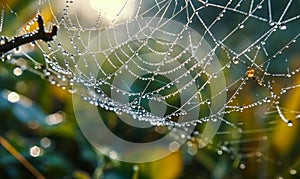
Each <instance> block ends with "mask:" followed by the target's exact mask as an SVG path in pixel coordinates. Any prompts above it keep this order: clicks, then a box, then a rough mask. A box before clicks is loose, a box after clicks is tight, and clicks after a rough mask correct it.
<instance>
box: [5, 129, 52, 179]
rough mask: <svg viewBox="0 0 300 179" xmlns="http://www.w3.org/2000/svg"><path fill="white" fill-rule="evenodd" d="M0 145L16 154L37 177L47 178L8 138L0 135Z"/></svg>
mask: <svg viewBox="0 0 300 179" xmlns="http://www.w3.org/2000/svg"><path fill="white" fill-rule="evenodd" d="M0 145H2V146H3V147H4V148H5V149H6V150H7V151H8V152H9V153H10V154H11V155H12V156H14V157H15V158H16V159H17V160H18V161H19V162H20V163H21V164H23V165H24V167H26V168H27V169H28V170H29V171H30V172H31V173H32V174H33V175H34V176H35V177H36V178H38V179H45V178H46V177H45V176H43V175H42V174H41V173H40V172H39V171H38V170H37V169H36V168H35V167H34V166H32V165H31V163H29V162H28V160H26V159H25V158H24V157H23V156H22V155H21V154H20V153H19V152H18V151H17V150H16V149H15V148H14V147H13V146H12V145H11V144H10V143H9V142H8V141H7V140H6V139H4V138H3V137H2V136H1V135H0Z"/></svg>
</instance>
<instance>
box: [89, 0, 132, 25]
mask: <svg viewBox="0 0 300 179" xmlns="http://www.w3.org/2000/svg"><path fill="white" fill-rule="evenodd" d="M129 1H130V0H129ZM129 1H127V0H109V1H107V0H90V6H91V7H92V8H93V9H94V10H96V11H98V12H100V13H101V15H103V16H104V17H105V18H107V19H108V20H110V21H112V20H115V19H117V18H122V19H126V18H129V17H130V16H131V15H132V13H133V10H134V6H133V3H129ZM131 1H132V0H131Z"/></svg>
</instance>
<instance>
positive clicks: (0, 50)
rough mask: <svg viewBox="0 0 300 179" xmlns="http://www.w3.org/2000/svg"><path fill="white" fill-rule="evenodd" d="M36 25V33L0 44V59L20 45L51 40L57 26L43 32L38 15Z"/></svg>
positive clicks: (41, 21)
mask: <svg viewBox="0 0 300 179" xmlns="http://www.w3.org/2000/svg"><path fill="white" fill-rule="evenodd" d="M37 23H38V26H39V29H38V31H37V33H28V34H25V35H22V36H18V37H16V38H13V39H11V40H10V41H6V42H5V43H4V44H0V57H1V56H3V55H4V54H5V53H7V52H9V51H10V50H12V49H14V48H19V46H21V45H24V44H27V43H30V42H34V41H36V40H43V41H45V42H49V41H51V40H53V37H54V36H56V34H57V30H58V28H57V26H56V25H54V26H52V31H51V32H45V28H44V21H43V18H42V16H40V15H38V19H37Z"/></svg>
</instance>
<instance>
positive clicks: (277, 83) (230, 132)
mask: <svg viewBox="0 0 300 179" xmlns="http://www.w3.org/2000/svg"><path fill="white" fill-rule="evenodd" d="M77 2H78V1H66V2H65V4H64V5H62V6H63V8H61V9H60V8H59V7H54V6H55V5H54V2H53V1H50V0H44V1H40V2H39V5H38V6H39V11H42V10H41V9H42V7H45V6H46V7H48V8H49V9H50V10H51V14H52V16H53V17H54V23H55V24H57V25H58V26H59V29H60V30H59V33H58V37H57V38H56V39H55V40H54V41H53V42H49V43H48V48H47V47H46V48H45V47H44V45H43V44H42V43H38V44H37V46H38V47H39V49H40V50H42V52H43V55H44V59H45V64H46V68H45V69H44V70H40V71H42V72H43V76H46V77H47V78H48V79H49V80H50V82H51V83H52V84H54V85H57V86H60V87H62V88H63V89H67V90H69V91H70V92H72V93H77V94H79V95H81V96H82V97H83V99H85V100H87V101H89V102H90V103H91V104H92V105H96V106H100V107H101V108H104V109H107V110H111V111H114V112H116V113H127V114H130V115H132V116H133V117H134V118H135V119H136V120H140V121H147V122H150V124H152V125H153V126H169V127H174V126H176V127H178V128H182V129H185V127H189V126H197V128H196V129H198V128H199V130H200V128H201V125H202V124H201V123H205V122H207V121H219V120H221V121H222V123H223V124H225V125H222V126H221V128H220V129H219V131H218V132H217V136H218V137H217V138H218V139H217V141H215V142H214V141H205V139H201V132H199V131H198V130H195V131H194V132H193V134H192V135H191V136H177V137H183V138H186V137H187V138H188V139H189V141H188V143H187V146H188V151H189V153H191V154H195V153H196V151H197V148H198V147H199V146H200V145H201V142H208V143H209V144H210V145H213V146H214V148H213V150H215V151H216V152H217V153H218V154H220V155H221V154H222V153H229V154H231V155H238V156H240V158H248V157H257V158H263V159H265V160H269V161H272V160H271V159H270V158H268V156H267V155H266V154H263V153H262V152H263V151H264V147H265V146H264V145H263V144H262V143H264V142H265V141H267V139H268V133H269V132H272V131H273V130H274V128H276V126H277V125H278V123H282V122H284V123H286V124H287V125H288V126H292V125H293V121H294V120H297V118H298V117H299V113H300V112H299V109H296V108H291V109H290V108H289V107H284V106H283V103H285V102H286V101H287V100H288V97H289V93H290V92H292V91H293V90H297V89H298V88H299V87H300V84H299V81H298V82H297V79H298V78H299V70H300V63H297V55H298V56H299V52H298V51H299V45H300V44H299V36H300V32H299V29H300V23H299V21H300V14H299V7H300V4H299V3H300V2H299V1H295V0H290V1H284V2H282V1H271V0H266V1H264V0H258V1H254V0H251V1H243V0H240V1H217V0H216V1H201V0H199V1H193V0H185V1H179V0H161V1H153V2H146V1H145V0H140V1H138V2H137V1H134V2H133V1H124V5H122V6H120V8H119V9H120V10H119V11H118V13H116V14H115V16H114V18H113V19H110V20H108V21H107V20H103V19H105V15H106V13H105V12H101V11H99V12H98V13H96V18H94V17H91V19H90V20H91V22H90V24H86V22H85V21H84V19H82V18H81V16H82V14H80V13H79V12H77V11H76V8H74V6H75V5H76V3H77ZM127 6H135V7H136V12H135V13H133V14H132V15H131V16H130V18H129V19H127V20H123V19H122V13H123V11H125V10H124V9H126V7H127ZM57 9H58V10H57ZM275 9H276V10H275ZM146 17H147V18H149V17H150V18H159V19H162V18H164V19H169V21H171V20H175V21H178V22H181V23H182V24H184V27H186V29H187V28H188V27H190V28H192V29H194V30H195V31H197V32H198V33H199V34H201V36H202V38H201V40H200V41H199V43H197V44H195V43H194V41H193V39H191V38H188V35H187V31H185V28H184V29H183V30H182V31H179V32H178V33H177V34H175V33H174V34H172V33H169V34H167V33H166V34H165V35H168V36H172V37H173V38H174V39H173V40H174V41H165V40H160V39H155V38H152V37H151V36H149V34H147V33H145V34H144V38H142V40H138V39H135V38H131V37H130V35H131V34H130V32H129V31H130V24H131V23H132V21H134V20H135V19H143V18H146ZM166 23H168V20H167V21H166ZM145 24H146V26H147V23H145ZM145 24H143V25H145ZM120 25H124V27H128V29H126V28H124V29H123V30H124V31H125V34H127V35H128V38H127V39H126V40H124V41H122V43H119V44H118V42H119V41H118V39H117V38H118V37H117V36H118V34H114V33H115V32H114V29H115V27H117V26H120ZM142 29H143V28H142V27H141V28H140V31H137V32H136V34H139V33H142V34H143V33H144V32H143V31H142ZM149 29H151V30H152V32H153V33H155V32H161V28H160V27H157V28H155V27H152V26H151V27H149ZM108 32H113V33H111V34H114V35H112V36H109V35H108V36H106V37H108V38H107V39H101V38H99V37H101V33H108ZM116 32H117V31H116ZM162 33H164V32H162ZM111 34H110V35H111ZM150 34H151V33H150ZM182 38H187V43H186V44H187V46H186V47H180V46H177V44H176V43H177V41H178V40H180V39H182ZM132 39H133V40H132ZM104 41H105V42H104ZM203 41H207V43H208V44H209V45H210V46H211V49H210V50H209V51H207V52H206V54H205V55H203V56H202V57H195V56H194V55H195V54H196V51H200V50H201V49H202V48H203V45H202V42H203ZM101 44H104V45H103V46H105V47H101ZM147 53H152V54H154V55H157V56H160V57H164V58H162V59H163V60H161V61H159V62H157V61H155V60H154V61H151V60H144V59H143V57H141V55H143V54H147ZM23 54H24V55H26V56H27V57H28V58H30V59H32V62H33V64H35V65H37V63H36V60H34V59H33V58H32V57H30V56H29V55H28V54H27V53H25V52H24V53H23ZM213 56H217V58H218V60H219V63H220V64H221V66H220V68H219V69H218V70H217V71H214V72H213V73H212V72H208V71H207V69H206V67H209V66H210V65H211V64H212V63H211V60H212V59H213V58H214V57H213ZM196 58H197V60H196ZM298 58H299V57H298ZM174 63H175V64H179V65H178V66H177V67H176V68H172V69H168V68H156V67H158V66H160V67H161V66H167V65H170V66H172V64H174ZM200 64H201V65H200ZM203 64H204V65H203ZM145 66H146V67H147V68H146V67H145ZM36 67H37V71H39V69H38V66H36ZM203 67H204V68H203ZM149 69H151V70H149ZM153 69H155V70H153ZM162 69H167V70H165V71H164V70H162ZM182 69H184V70H183V71H184V72H182ZM124 71H126V72H129V73H130V75H131V77H132V78H135V79H137V80H136V81H137V82H136V83H137V84H142V85H137V86H140V88H141V89H139V90H134V89H132V88H131V87H130V86H128V87H127V90H125V89H126V88H122V89H121V87H120V86H116V84H114V83H113V80H114V79H115V78H116V77H117V76H120V75H123V73H124ZM137 71H143V74H146V75H142V76H141V75H140V74H139V73H138V72H137ZM94 72H97V73H94ZM221 73H222V74H224V75H225V79H226V86H225V87H223V88H222V89H217V90H218V93H217V94H215V95H214V96H211V94H210V93H209V89H211V88H214V86H210V84H211V82H212V81H213V80H214V79H219V75H220V74H221ZM166 74H174V75H175V76H176V78H174V80H165V79H164V78H163V77H161V76H164V75H166ZM186 76H191V79H189V80H190V81H189V80H187V79H186V78H185V77H186ZM151 81H152V82H153V83H154V82H156V84H159V85H158V86H159V87H157V88H155V89H151V90H149V89H147V86H149V84H150V83H151ZM182 81H183V82H185V83H186V84H185V85H179V86H180V87H178V86H176V84H179V83H181V82H182ZM124 83H126V82H125V81H124ZM76 85H81V88H78V87H74V86H76ZM143 85H144V86H143ZM193 85H196V88H197V90H196V91H194V93H193V94H191V96H190V97H191V100H187V101H186V103H184V104H183V105H178V104H170V103H176V102H173V101H176V99H177V98H179V97H180V94H181V93H183V92H184V91H188V90H190V89H191V88H192V86H193ZM150 86H151V85H150ZM112 93H116V94H121V95H124V96H128V98H130V99H131V100H130V101H129V102H126V103H122V102H119V101H117V100H115V99H113V98H112V96H111V94H112ZM158 94H159V95H158ZM224 94H225V95H226V96H227V100H226V102H225V104H224V105H223V107H222V108H220V109H219V111H217V112H216V111H214V113H213V114H212V113H211V111H210V105H211V101H212V100H213V99H214V98H217V97H218V96H219V95H224ZM174 98H175V99H174ZM192 99H196V101H197V102H196V103H195V101H193V100H192ZM145 100H146V101H148V102H149V101H154V102H161V103H164V104H165V105H166V106H168V108H170V111H169V112H168V114H166V115H157V114H155V112H151V110H149V109H147V105H146V107H145V105H143V101H145ZM170 101H171V102H170ZM183 106H184V107H183ZM195 108H200V114H199V117H198V118H196V119H189V120H188V121H183V122H178V121H176V120H177V119H178V118H179V117H180V116H184V115H186V114H187V113H189V112H190V111H192V110H193V109H195ZM203 111H204V112H203ZM249 111H252V114H253V117H252V118H246V119H242V116H243V115H242V114H243V113H245V112H247V113H248V112H249ZM257 111H259V112H257ZM209 114H211V115H209ZM246 120H251V121H250V122H249V121H246ZM247 123H258V124H257V125H254V127H248V125H247ZM199 126H200V127H199ZM200 131H201V130H200ZM254 134H255V135H254ZM224 136H225V137H224ZM241 136H242V137H241ZM253 143H255V144H257V145H258V146H260V147H258V148H256V149H255V150H251V148H247V144H249V145H252V144H253ZM243 146H245V147H246V148H243Z"/></svg>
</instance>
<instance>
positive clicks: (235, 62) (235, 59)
mask: <svg viewBox="0 0 300 179" xmlns="http://www.w3.org/2000/svg"><path fill="white" fill-rule="evenodd" d="M232 62H233V64H236V65H237V64H239V59H238V58H237V57H234V58H233V59H232Z"/></svg>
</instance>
